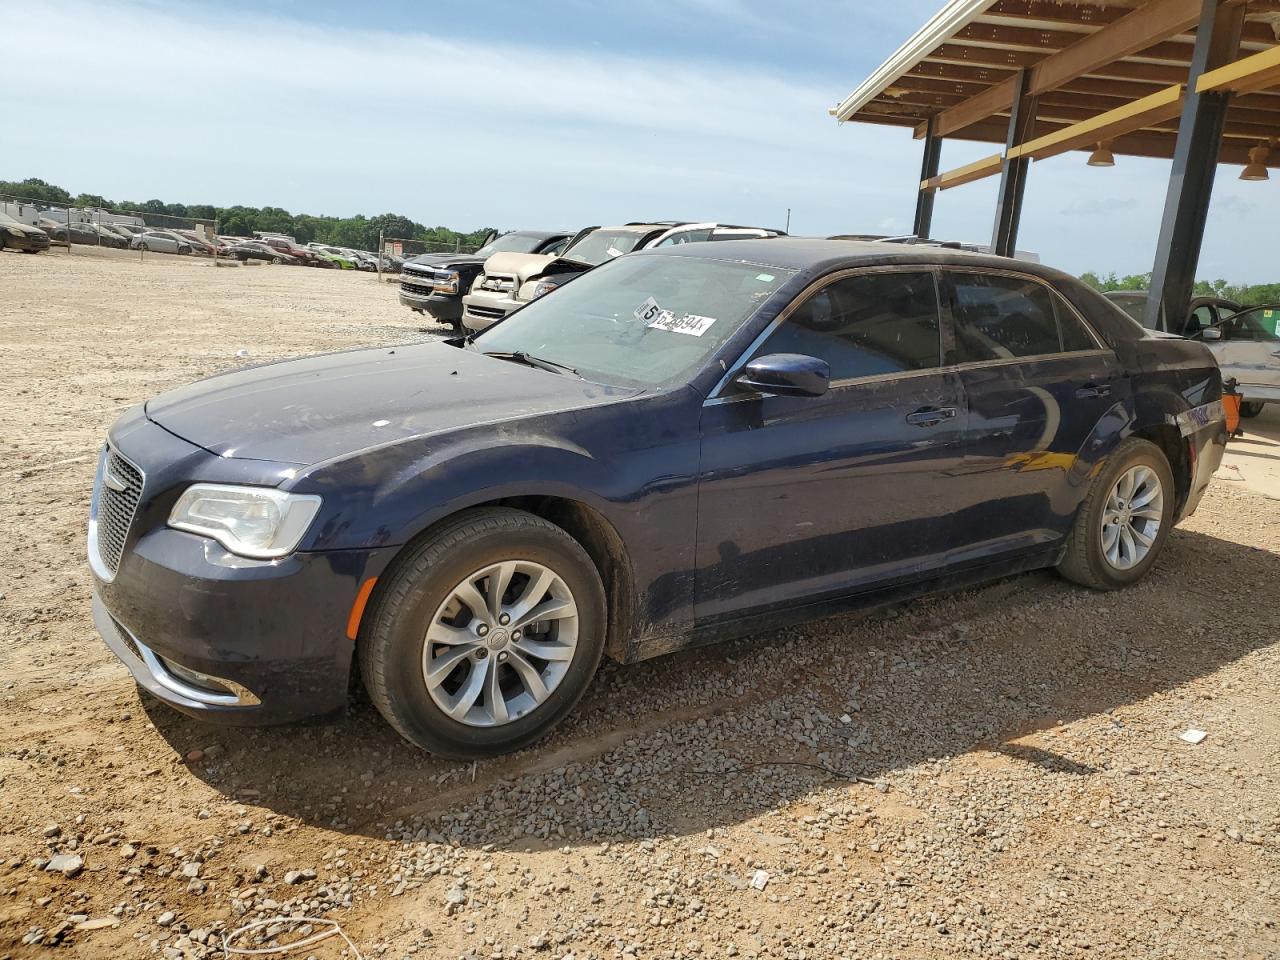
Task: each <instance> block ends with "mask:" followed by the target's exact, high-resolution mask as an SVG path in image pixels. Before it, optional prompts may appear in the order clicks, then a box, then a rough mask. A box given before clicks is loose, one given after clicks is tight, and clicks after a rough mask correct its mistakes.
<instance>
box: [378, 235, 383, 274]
mask: <svg viewBox="0 0 1280 960" xmlns="http://www.w3.org/2000/svg"><path fill="white" fill-rule="evenodd" d="M378 279H379V280H381V279H382V231H381V230H379V231H378Z"/></svg>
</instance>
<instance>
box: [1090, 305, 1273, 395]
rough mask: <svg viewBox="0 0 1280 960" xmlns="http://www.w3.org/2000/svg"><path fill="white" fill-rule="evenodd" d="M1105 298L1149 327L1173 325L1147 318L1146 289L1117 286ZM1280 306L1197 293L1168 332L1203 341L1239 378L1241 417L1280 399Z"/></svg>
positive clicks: (1226, 373) (1225, 372) (1226, 375)
mask: <svg viewBox="0 0 1280 960" xmlns="http://www.w3.org/2000/svg"><path fill="white" fill-rule="evenodd" d="M1106 296H1107V299H1109V300H1111V301H1112V302H1113V303H1114V304H1115V305H1116V306H1118V307H1119V308H1120V309H1121V310H1123V311H1124V312H1125V313H1127V314H1128V315H1129V316H1131V317H1133V319H1135V320H1137V321H1138V322H1139V323H1140V324H1142V325H1143V326H1144V327H1151V328H1154V329H1161V330H1163V329H1165V328H1166V327H1167V326H1170V325H1169V324H1167V323H1161V324H1158V325H1157V324H1153V323H1148V322H1147V293H1146V291H1145V290H1141V291H1138V290H1116V291H1113V292H1111V293H1108V294H1106ZM1278 309H1280V308H1278V307H1277V305H1276V304H1262V305H1260V306H1254V307H1242V306H1241V305H1240V304H1238V303H1236V302H1235V301H1233V300H1224V299H1222V298H1221V297H1195V298H1193V299H1192V301H1191V303H1190V305H1189V309H1188V311H1187V316H1186V319H1185V320H1184V321H1183V322H1181V323H1175V324H1173V325H1172V326H1173V328H1174V329H1172V330H1170V331H1169V332H1172V333H1177V334H1179V335H1180V336H1184V337H1187V338H1188V339H1191V340H1199V341H1200V342H1201V343H1203V344H1204V345H1205V346H1206V347H1208V348H1209V351H1210V353H1212V354H1213V358H1214V359H1215V360H1217V361H1218V366H1219V367H1220V368H1221V370H1222V376H1223V379H1227V380H1230V379H1234V380H1235V381H1236V390H1237V392H1238V393H1239V394H1240V397H1241V402H1240V416H1242V417H1245V418H1250V417H1256V416H1258V415H1259V414H1261V413H1262V409H1263V407H1264V406H1265V405H1266V404H1267V403H1271V402H1275V401H1280V336H1277V335H1276V332H1275V315H1276V312H1277V310H1278ZM1163 319H1164V318H1162V320H1163Z"/></svg>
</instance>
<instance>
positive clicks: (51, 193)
mask: <svg viewBox="0 0 1280 960" xmlns="http://www.w3.org/2000/svg"><path fill="white" fill-rule="evenodd" d="M0 194H3V195H5V196H10V197H20V198H21V199H24V200H40V201H43V202H44V203H61V204H69V203H71V194H69V193H68V192H67V191H66V190H63V189H62V188H61V187H55V186H54V185H53V184H51V183H45V182H44V181H43V180H38V179H36V178H35V177H28V178H27V179H26V180H17V181H14V180H0Z"/></svg>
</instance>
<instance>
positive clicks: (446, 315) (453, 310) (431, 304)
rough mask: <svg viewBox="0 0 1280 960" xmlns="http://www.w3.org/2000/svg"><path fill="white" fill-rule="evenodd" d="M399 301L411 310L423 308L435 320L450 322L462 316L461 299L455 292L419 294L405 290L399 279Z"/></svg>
mask: <svg viewBox="0 0 1280 960" xmlns="http://www.w3.org/2000/svg"><path fill="white" fill-rule="evenodd" d="M400 303H401V305H402V306H405V307H409V308H410V309H411V310H425V311H426V312H427V313H429V314H431V316H432V317H434V318H435V319H437V320H440V321H443V322H447V323H452V322H453V321H454V320H458V319H461V317H462V299H461V298H460V297H459V296H458V295H457V294H448V293H431V294H425V295H424V294H420V293H415V292H413V291H411V290H406V289H405V288H404V285H403V281H401V287H400Z"/></svg>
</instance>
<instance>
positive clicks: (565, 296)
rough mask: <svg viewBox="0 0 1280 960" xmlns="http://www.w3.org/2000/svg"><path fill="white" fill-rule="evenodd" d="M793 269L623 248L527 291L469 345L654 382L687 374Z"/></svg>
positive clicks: (615, 380) (606, 377) (600, 377)
mask: <svg viewBox="0 0 1280 960" xmlns="http://www.w3.org/2000/svg"><path fill="white" fill-rule="evenodd" d="M794 274H795V271H792V270H782V269H779V268H777V267H761V266H759V265H758V264H755V265H753V264H746V263H738V262H728V261H723V260H708V259H705V258H703V257H679V256H660V257H659V256H642V257H627V258H626V259H624V260H618V261H617V262H615V263H610V264H606V265H605V266H603V267H600V268H599V269H597V270H592V271H591V272H590V273H587V274H583V275H582V276H581V277H579V278H578V279H576V280H574V281H573V282H572V283H568V284H565V286H564V287H562V288H561V289H559V290H556V291H555V292H554V293H551V294H548V295H547V296H545V297H541V298H539V299H537V300H534V301H533V302H532V303H530V304H528V305H527V306H525V307H523V308H521V309H520V310H518V311H517V312H515V313H513V314H512V315H511V316H510V317H508V318H507V319H506V320H504V321H503V322H501V323H499V324H496V325H495V326H493V327H490V328H489V329H488V330H487V331H485V332H484V333H482V334H480V335H479V336H477V337H476V338H475V340H474V341H473V342H472V344H471V346H470V349H472V350H479V351H482V352H485V353H491V352H499V353H516V352H521V353H527V354H530V355H531V356H534V357H538V358H539V359H542V360H549V361H552V362H554V363H557V364H561V365H564V366H567V367H572V368H574V369H575V370H577V371H578V373H579V374H580V375H581V376H583V377H585V378H586V379H588V380H595V381H599V382H602V383H611V384H618V385H630V386H646V387H656V386H659V385H661V384H665V383H669V382H672V381H675V380H677V379H679V378H680V377H684V376H688V375H689V374H691V373H692V372H693V370H695V369H696V368H697V367H698V366H700V365H701V364H702V363H703V362H704V361H705V360H706V359H707V357H709V356H711V354H712V353H713V352H715V350H716V349H717V348H718V347H719V346H720V345H721V344H722V343H724V342H725V340H727V339H728V338H729V337H730V336H731V335H732V334H733V332H734V331H735V330H737V329H738V328H739V327H740V326H742V324H743V323H744V322H745V321H746V320H747V318H748V317H750V316H751V314H753V313H754V312H755V310H756V308H757V307H759V306H760V304H762V303H763V302H764V301H765V300H766V299H768V297H769V296H770V295H771V294H772V293H774V292H775V291H776V290H777V289H778V288H779V287H781V286H782V285H783V284H784V283H786V282H787V281H788V280H789V279H791V277H792V276H794Z"/></svg>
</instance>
